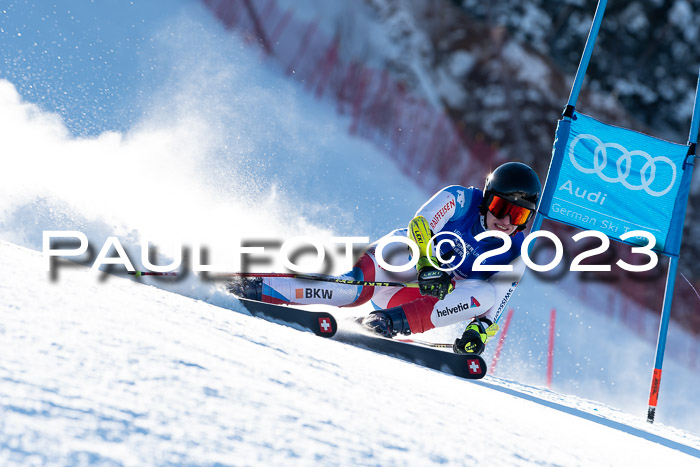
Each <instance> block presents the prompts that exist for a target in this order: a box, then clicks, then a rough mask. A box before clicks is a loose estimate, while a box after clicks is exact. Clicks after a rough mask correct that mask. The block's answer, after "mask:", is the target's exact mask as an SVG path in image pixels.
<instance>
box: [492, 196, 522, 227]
mask: <svg viewBox="0 0 700 467" xmlns="http://www.w3.org/2000/svg"><path fill="white" fill-rule="evenodd" d="M488 209H489V211H490V212H491V214H493V215H494V216H495V217H496V219H503V218H504V217H506V215H508V216H510V223H511V225H524V224H525V223H526V222H527V221H528V219H530V216H531V215H532V209H528V208H524V207H522V206H518V205H515V204H513V203H511V202H510V201H508V200H507V199H505V198H501V197H500V196H498V195H493V196H492V197H491V201H490V202H489V206H488Z"/></svg>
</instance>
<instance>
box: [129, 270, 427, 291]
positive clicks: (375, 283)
mask: <svg viewBox="0 0 700 467" xmlns="http://www.w3.org/2000/svg"><path fill="white" fill-rule="evenodd" d="M129 274H131V275H133V276H136V277H141V276H177V273H176V272H144V271H130V272H129ZM217 276H218V277H290V278H294V279H303V280H309V281H320V282H333V283H336V284H346V285H361V286H363V287H409V288H417V287H418V283H417V282H386V281H358V280H354V279H342V278H340V277H333V276H324V275H320V274H292V273H277V272H266V273H254V272H232V273H226V274H217Z"/></svg>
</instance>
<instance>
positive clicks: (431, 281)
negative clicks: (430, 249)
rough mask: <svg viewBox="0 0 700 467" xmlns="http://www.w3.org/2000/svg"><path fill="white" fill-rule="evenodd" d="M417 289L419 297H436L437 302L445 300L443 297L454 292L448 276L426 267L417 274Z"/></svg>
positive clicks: (443, 272)
mask: <svg viewBox="0 0 700 467" xmlns="http://www.w3.org/2000/svg"><path fill="white" fill-rule="evenodd" d="M418 287H419V288H420V293H421V295H430V296H431V297H437V299H438V300H442V299H443V298H445V295H447V294H448V293H450V292H452V290H454V287H453V285H452V279H451V278H450V275H449V274H448V273H446V272H445V271H440V270H438V269H435V268H434V267H432V266H426V267H424V268H423V269H421V270H420V272H419V273H418Z"/></svg>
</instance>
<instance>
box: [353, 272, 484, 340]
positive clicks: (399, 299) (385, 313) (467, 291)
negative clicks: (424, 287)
mask: <svg viewBox="0 0 700 467" xmlns="http://www.w3.org/2000/svg"><path fill="white" fill-rule="evenodd" d="M404 290H406V291H404ZM404 290H402V291H400V292H398V293H396V294H395V295H394V297H392V300H390V301H389V302H387V308H385V309H382V310H378V311H376V312H374V313H373V314H372V315H370V316H369V317H368V318H366V319H365V321H364V323H365V325H367V326H368V327H370V328H373V329H374V330H375V331H376V332H377V333H379V334H383V335H386V336H388V337H389V336H391V335H396V334H411V333H413V334H416V333H421V332H425V331H427V330H429V329H432V328H435V327H441V326H449V325H451V324H455V323H459V322H463V321H469V320H471V319H473V318H475V317H477V316H482V315H483V314H484V313H486V312H487V311H488V310H489V309H490V308H491V307H492V306H493V305H494V302H495V292H494V288H493V286H492V285H491V284H490V283H488V282H486V281H482V280H474V279H466V280H457V281H455V289H454V291H453V292H452V293H450V294H448V295H447V296H446V297H445V299H444V300H438V299H437V298H435V297H423V296H420V294H419V293H418V292H417V291H415V292H414V291H411V292H408V291H407V289H404ZM416 295H417V296H416ZM411 296H414V297H415V298H413V299H412V300H410V298H411ZM404 300H406V301H404Z"/></svg>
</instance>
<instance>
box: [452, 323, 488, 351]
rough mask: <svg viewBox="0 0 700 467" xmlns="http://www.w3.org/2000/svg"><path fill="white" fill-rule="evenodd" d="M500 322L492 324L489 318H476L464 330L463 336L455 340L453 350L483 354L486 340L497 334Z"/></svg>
mask: <svg viewBox="0 0 700 467" xmlns="http://www.w3.org/2000/svg"><path fill="white" fill-rule="evenodd" d="M497 332H498V324H491V321H490V320H488V319H485V318H483V319H478V318H477V319H475V320H474V321H472V322H471V323H469V325H468V326H467V329H465V330H464V334H462V337H460V338H459V339H456V340H455V343H454V344H453V345H452V350H453V351H454V352H455V353H467V354H469V353H473V354H476V355H481V353H482V352H483V351H484V347H486V345H485V344H486V342H488V340H489V339H490V338H492V337H493V336H495V335H496V333H497Z"/></svg>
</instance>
